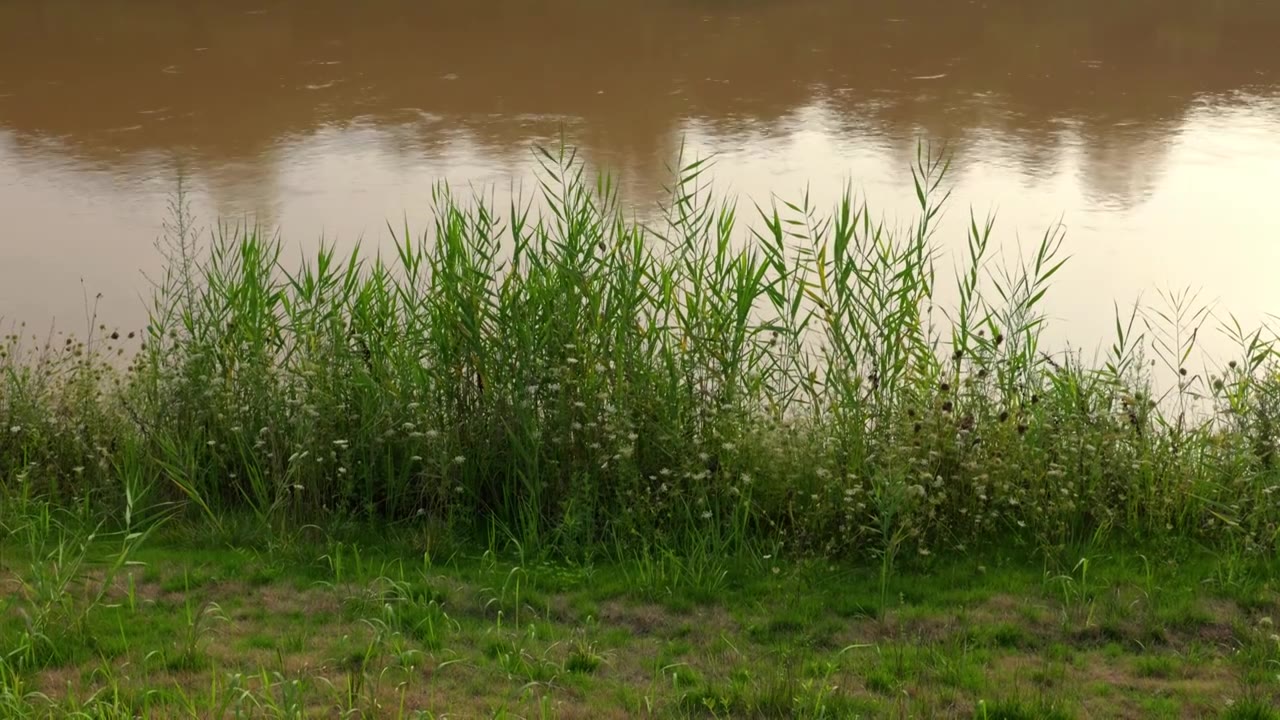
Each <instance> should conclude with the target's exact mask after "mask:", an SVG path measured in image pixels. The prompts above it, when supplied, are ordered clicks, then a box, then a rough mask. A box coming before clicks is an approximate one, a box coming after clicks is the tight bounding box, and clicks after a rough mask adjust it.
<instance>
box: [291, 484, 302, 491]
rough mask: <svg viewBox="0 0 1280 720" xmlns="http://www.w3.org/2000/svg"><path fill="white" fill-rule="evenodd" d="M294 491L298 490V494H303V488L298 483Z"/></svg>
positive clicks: (294, 486)
mask: <svg viewBox="0 0 1280 720" xmlns="http://www.w3.org/2000/svg"><path fill="white" fill-rule="evenodd" d="M293 489H294V490H297V491H298V492H302V486H301V485H299V484H297V483H294V485H293Z"/></svg>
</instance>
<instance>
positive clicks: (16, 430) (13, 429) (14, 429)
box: [9, 425, 22, 435]
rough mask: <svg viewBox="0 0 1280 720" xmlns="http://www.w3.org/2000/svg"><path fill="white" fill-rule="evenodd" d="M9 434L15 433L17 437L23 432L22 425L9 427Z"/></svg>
mask: <svg viewBox="0 0 1280 720" xmlns="http://www.w3.org/2000/svg"><path fill="white" fill-rule="evenodd" d="M9 432H11V433H13V434H14V435H17V434H18V433H20V432H22V426H21V425H11V426H10V427H9Z"/></svg>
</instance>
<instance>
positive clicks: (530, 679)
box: [0, 514, 1280, 718]
mask: <svg viewBox="0 0 1280 720" xmlns="http://www.w3.org/2000/svg"><path fill="white" fill-rule="evenodd" d="M55 515H57V514H55ZM62 519H63V520H66V521H68V522H67V524H65V525H63V526H62V528H61V529H60V530H57V531H55V532H52V533H48V534H44V535H40V533H39V531H38V529H36V528H34V527H33V526H27V527H25V528H12V527H11V528H9V529H10V530H11V531H12V534H11V536H10V541H11V542H10V543H9V544H6V545H5V546H4V547H3V550H2V552H3V555H2V556H0V557H2V562H0V579H2V580H3V582H4V584H5V587H6V594H7V595H8V597H9V598H10V599H11V601H12V600H16V605H15V606H13V607H10V608H9V612H8V613H6V614H5V616H3V618H0V638H3V640H4V646H5V647H6V648H12V649H13V650H12V654H10V655H9V657H8V659H7V662H8V663H10V665H8V666H6V669H5V673H4V675H3V679H4V682H3V683H0V711H2V712H3V713H4V715H5V717H12V718H28V717H30V718H34V717H95V718H101V717H139V716H140V717H219V718H221V717H275V718H284V717H304V716H308V717H312V716H314V717H335V716H342V717H367V718H383V717H386V718H425V717H546V718H575V717H581V718H587V717H591V718H599V717H619V718H622V717H804V718H856V717H862V718H878V717H893V718H906V717H938V718H944V717H952V718H1158V717H1167V718H1183V717H1215V718H1274V717H1277V714H1276V712H1275V711H1274V710H1272V709H1270V708H1272V707H1274V704H1275V703H1276V702H1277V701H1278V700H1280V684H1278V683H1277V682H1276V679H1275V677H1276V666H1277V663H1280V641H1278V640H1277V637H1276V634H1275V633H1276V630H1275V627H1274V619H1275V618H1277V617H1278V615H1277V613H1278V612H1280V604H1278V603H1280V595H1277V593H1276V590H1277V588H1276V586H1275V581H1274V578H1275V577H1276V576H1277V570H1278V569H1280V568H1277V566H1276V564H1275V561H1273V560H1271V561H1261V560H1253V561H1245V560H1241V559H1240V558H1233V557H1222V556H1217V555H1214V554H1210V553H1205V552H1204V551H1202V550H1196V549H1192V548H1190V547H1188V546H1182V547H1159V548H1154V547H1153V548H1147V549H1144V551H1141V552H1140V551H1139V550H1137V549H1129V550H1122V549H1113V550H1110V551H1104V550H1102V549H1100V548H1081V549H1072V550H1070V551H1066V552H1064V553H1063V554H1061V555H1059V556H1057V557H1053V558H1044V557H1035V556H1030V555H1027V554H1025V553H1019V552H999V551H992V552H986V553H975V554H972V555H970V556H968V557H948V558H945V559H934V560H933V561H930V562H913V563H911V566H910V567H909V568H907V569H904V570H903V571H902V572H900V573H897V574H895V575H894V576H893V577H892V578H890V579H889V582H888V587H887V592H885V593H883V594H882V593H881V591H880V576H879V573H878V572H877V571H876V569H874V568H870V569H868V568H857V567H851V566H847V565H845V564H834V565H833V564H832V563H831V561H826V560H816V559H799V558H794V557H769V556H765V555H754V556H752V555H743V556H736V557H711V558H702V559H687V558H686V559H680V558H675V557H672V556H664V555H660V554H652V555H650V554H643V553H639V554H637V556H636V557H635V558H633V559H631V560H629V561H627V562H613V561H609V560H601V561H599V562H594V561H580V562H573V561H565V560H563V559H555V558H537V557H525V558H520V557H518V556H512V555H510V554H507V553H502V552H500V551H497V550H495V549H492V548H491V549H489V550H484V548H483V546H482V545H479V544H477V545H472V546H469V547H467V546H461V547H447V546H432V542H433V541H432V539H431V538H430V537H429V536H428V535H424V534H422V533H421V532H420V531H419V530H416V529H413V530H411V529H403V530H399V531H393V532H387V531H386V530H385V529H383V530H381V531H377V532H370V531H361V530H359V529H358V528H346V529H345V531H339V532H337V533H334V534H326V533H324V532H321V531H319V530H318V529H315V528H312V529H308V530H302V531H299V532H298V533H296V534H290V535H288V536H274V537H272V538H259V540H261V542H253V543H252V544H248V545H234V546H228V545H226V544H223V542H220V540H222V538H217V537H215V536H211V535H210V533H209V528H208V527H207V526H205V525H203V524H195V525H189V526H182V525H172V526H169V527H167V528H164V529H162V530H160V531H158V532H157V533H155V534H153V535H152V536H151V537H149V538H148V539H147V541H146V543H145V544H143V545H141V546H139V547H137V548H136V549H134V550H133V551H132V552H131V553H130V554H129V555H128V562H127V564H124V565H117V563H116V562H115V561H118V560H120V559H121V556H120V554H119V552H120V542H122V541H123V538H122V537H119V536H117V537H99V538H98V539H97V541H96V542H94V543H92V544H91V545H90V546H89V549H88V551H87V552H86V553H85V554H84V555H83V556H82V555H81V552H82V550H81V548H82V545H81V542H82V541H83V540H84V539H85V535H84V534H83V528H81V529H80V530H76V529H74V528H76V527H78V526H77V525H76V523H75V522H73V521H72V520H73V519H72V518H70V517H69V516H64V517H62ZM36 535H40V537H38V538H37V537H36ZM242 539H245V540H248V539H250V538H248V537H245V538H242ZM14 540H24V541H25V545H19V544H14V543H13V542H12V541H14ZM1077 550H1078V552H1077ZM82 559H83V560H85V561H86V564H85V565H83V566H79V567H80V569H79V570H76V569H74V568H76V567H77V566H78V563H79V562H80V561H81V560H82ZM69 568H71V569H70V570H69ZM62 583H66V589H67V590H68V592H69V594H68V595H65V596H64V595H60V594H57V589H58V588H59V587H61V585H62ZM51 593H53V594H51ZM882 602H883V603H884V604H883V605H881V603H882ZM15 611H16V612H15ZM25 622H34V623H36V626H37V627H40V628H42V632H41V635H40V637H39V638H38V639H34V640H33V639H32V638H30V637H28V636H26V635H25V630H24V623H25ZM28 642H34V645H30V646H29V647H30V653H31V654H30V655H28V654H27V652H25V651H24V650H23V648H24V647H28V646H26V645H24V643H28ZM28 658H38V659H39V661H38V662H37V663H35V664H32V665H29V666H26V667H25V669H23V670H16V669H15V665H19V666H20V665H21V664H22V663H23V662H24V661H25V660H26V659H28ZM77 713H79V714H77Z"/></svg>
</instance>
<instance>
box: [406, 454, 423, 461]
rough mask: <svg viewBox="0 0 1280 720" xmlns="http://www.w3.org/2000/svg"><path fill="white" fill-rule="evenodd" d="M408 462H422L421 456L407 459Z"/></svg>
mask: <svg viewBox="0 0 1280 720" xmlns="http://www.w3.org/2000/svg"><path fill="white" fill-rule="evenodd" d="M409 462H422V456H421V455H414V456H413V457H411V458H409Z"/></svg>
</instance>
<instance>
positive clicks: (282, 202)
mask: <svg viewBox="0 0 1280 720" xmlns="http://www.w3.org/2000/svg"><path fill="white" fill-rule="evenodd" d="M1277 37H1280V4H1277V3H1275V2H1270V1H1268V0H1217V1H1215V2H1205V1H1204V0H1130V1H1127V2H1122V3H1117V2H1110V1H1109V2H1103V1H1101V0H1077V1H1075V2H1071V3H1061V2H1025V1H1024V0H986V1H985V2H960V1H957V0H914V1H912V2H888V1H882V2H877V1H873V0H488V1H487V2H483V3H458V2H437V1H434V0H366V1H365V2H361V3H352V2H349V1H348V0H268V1H264V0H254V1H249V0H183V1H182V2H171V1H167V0H165V1H162V0H112V2H100V1H99V0H24V1H22V2H16V1H15V2H5V3H0V218H3V225H0V260H2V262H0V316H4V317H5V318H8V319H13V318H21V319H25V320H27V321H28V322H29V323H33V324H36V325H47V324H48V323H49V322H50V321H51V320H53V319H55V318H56V320H57V322H58V323H59V325H62V326H70V327H73V328H74V327H81V326H83V322H84V320H83V318H84V298H85V297H86V296H89V297H92V296H93V295H95V294H97V293H102V294H103V298H102V305H101V312H102V314H103V315H104V316H105V317H107V318H109V319H111V320H112V321H114V322H120V323H122V324H128V323H136V322H139V320H140V318H139V311H138V307H139V305H138V294H139V292H140V291H141V290H143V289H144V288H145V283H144V282H143V280H142V277H141V275H140V271H141V270H154V269H155V265H156V259H157V256H156V254H155V252H154V250H153V248H152V244H153V242H154V240H155V239H156V237H157V236H158V235H159V234H160V231H161V222H162V221H163V219H164V212H165V210H164V209H165V203H166V199H167V196H168V194H169V193H171V192H172V190H173V188H174V187H175V184H176V182H177V178H178V177H179V176H183V177H185V178H186V182H187V184H188V187H190V188H191V190H192V198H193V202H194V207H195V210H196V212H197V214H198V215H199V216H200V218H202V219H203V220H204V222H205V224H209V223H210V222H212V221H213V220H214V219H216V218H218V217H224V218H231V219H245V218H254V219H256V220H258V221H260V222H262V223H264V224H266V225H269V226H272V227H277V226H278V227H279V228H280V230H281V232H282V234H283V236H284V237H285V238H286V239H287V241H288V242H289V243H290V245H291V247H292V246H299V247H305V246H307V245H313V244H314V243H315V242H317V241H318V239H319V238H320V237H322V236H324V237H326V238H329V239H332V240H336V241H338V242H339V243H345V244H349V243H354V242H355V241H356V240H357V239H359V238H362V237H363V238H364V241H365V243H366V245H370V244H376V243H377V242H379V241H384V240H385V237H386V235H387V233H386V229H385V227H386V221H387V220H389V219H390V220H391V221H393V222H394V223H395V224H397V225H399V224H401V222H402V220H406V219H407V220H408V222H409V224H410V226H412V227H415V228H419V229H421V228H423V227H424V226H425V224H426V222H427V220H428V219H429V215H428V199H429V197H430V189H431V186H432V183H433V182H436V181H438V180H447V181H449V182H451V183H453V184H455V185H462V186H465V185H467V184H473V185H475V186H477V187H494V188H497V189H498V190H499V192H505V191H506V190H507V189H509V188H510V187H512V185H513V184H517V183H520V182H524V183H526V187H528V184H527V183H528V178H529V173H530V171H531V169H532V167H533V155H532V153H531V152H530V148H531V147H532V146H534V145H536V144H540V143H555V142H557V141H558V140H559V139H560V138H563V139H565V140H566V141H567V142H569V143H571V144H573V145H575V146H577V147H579V148H580V149H581V151H582V154H583V156H584V157H586V158H587V159H588V160H589V161H590V162H592V163H593V164H596V165H599V166H602V167H606V168H609V169H611V170H613V171H614V172H616V173H617V174H618V176H619V177H620V179H621V181H622V183H623V187H624V189H625V192H626V195H627V197H628V199H630V200H631V201H632V202H634V203H636V204H637V205H638V206H640V207H650V206H652V204H653V203H655V202H657V200H658V198H659V197H660V195H661V187H662V186H663V184H664V183H665V182H666V181H667V180H668V178H669V175H668V172H667V170H666V168H667V166H668V164H669V163H670V161H671V160H672V159H673V158H674V157H675V155H676V153H677V152H678V150H679V148H680V147H681V145H682V144H684V145H685V146H686V149H687V152H689V153H692V154H700V155H707V154H711V153H715V154H716V158H717V165H716V171H715V175H716V178H717V179H718V180H719V181H720V184H721V186H722V187H723V188H724V189H725V190H728V191H732V192H735V193H739V194H741V195H744V196H749V197H751V198H755V199H762V200H767V199H768V197H769V195H770V193H777V194H780V195H783V196H792V197H794V196H796V195H798V194H799V193H800V192H801V191H803V190H804V189H805V188H806V187H809V188H810V189H811V191H812V193H813V195H814V196H815V197H816V198H818V199H820V200H822V201H823V202H825V201H827V200H830V199H831V198H833V197H834V196H835V195H836V194H837V193H838V192H839V190H840V188H841V187H842V185H843V183H845V182H846V181H848V182H852V184H853V186H854V187H855V188H857V189H858V190H860V191H861V192H862V193H864V194H865V195H866V197H867V198H868V199H869V200H870V201H871V202H872V203H873V204H874V205H875V206H876V207H877V208H879V211H880V212H883V213H884V214H885V215H886V216H888V217H889V218H891V219H892V218H895V217H901V218H904V219H905V218H906V217H907V215H906V214H907V213H908V212H909V211H910V209H911V203H912V202H913V200H914V198H913V197H912V195H911V192H910V184H909V183H910V175H909V172H908V168H909V164H910V161H911V159H912V158H913V156H914V154H915V151H916V146H917V142H918V141H920V140H921V139H925V140H930V141H934V142H938V143H943V142H945V143H946V145H947V147H948V148H949V150H950V151H951V152H952V153H953V159H954V172H953V174H952V176H951V184H952V186H953V187H954V188H955V196H954V200H955V202H954V203H953V204H952V206H951V211H950V213H949V215H948V217H947V222H946V223H944V225H943V226H942V233H943V235H942V237H943V238H944V240H946V241H947V242H949V243H953V246H954V247H957V248H958V247H960V245H961V241H962V240H963V236H962V234H961V233H962V226H963V223H964V221H965V220H966V215H967V212H968V208H970V207H973V208H975V209H976V210H977V211H978V212H979V213H980V214H985V213H987V212H988V211H993V210H994V211H998V213H999V221H998V223H997V230H998V232H999V233H1000V236H1001V237H1002V238H1003V239H1004V241H1005V245H1006V249H1007V250H1008V251H1009V252H1010V253H1016V248H1017V247H1018V245H1017V243H1018V242H1019V240H1021V241H1022V242H1024V243H1030V242H1033V241H1035V240H1037V239H1038V238H1039V236H1040V234H1041V233H1042V232H1043V231H1044V229H1045V228H1046V227H1047V226H1049V225H1050V224H1052V223H1053V222H1055V221H1057V220H1059V219H1061V220H1062V221H1063V222H1064V223H1065V225H1066V228H1067V232H1068V240H1067V247H1068V249H1069V250H1070V252H1071V253H1072V255H1073V259H1072V261H1071V263H1070V264H1069V265H1068V267H1067V269H1066V270H1064V273H1063V276H1062V278H1061V280H1060V282H1059V283H1058V284H1057V285H1056V286H1055V288H1054V290H1053V294H1052V295H1051V296H1050V299H1051V305H1050V306H1049V309H1050V311H1051V314H1052V316H1053V324H1052V333H1053V335H1054V337H1055V338H1056V340H1057V341H1059V342H1068V341H1069V342H1072V343H1074V344H1076V345H1082V346H1085V347H1088V348H1092V347H1094V346H1095V345H1096V344H1097V343H1098V342H1099V341H1101V340H1104V339H1105V338H1106V336H1107V334H1108V333H1109V331H1110V328H1111V327H1112V323H1111V311H1112V302H1113V301H1119V302H1121V303H1122V304H1123V303H1130V302H1132V301H1133V300H1134V299H1135V298H1136V297H1138V296H1139V295H1140V294H1145V295H1146V296H1147V297H1148V298H1150V297H1153V294H1154V291H1156V290H1159V289H1167V288H1181V287H1186V286H1191V287H1194V288H1197V289H1199V290H1200V292H1201V297H1203V298H1204V299H1205V300H1207V301H1214V302H1216V303H1217V304H1218V306H1219V307H1220V308H1221V309H1222V311H1223V312H1224V313H1225V312H1226V311H1228V310H1230V311H1233V312H1236V313H1237V314H1239V315H1240V316H1241V317H1242V318H1243V319H1245V320H1246V321H1250V320H1256V319H1258V318H1261V317H1263V316H1264V315H1265V314H1266V313H1268V312H1278V311H1280V284H1278V283H1276V282H1275V281H1274V277H1275V274H1276V269H1277V268H1280V244H1277V242H1278V241H1280V219H1277V213H1276V212H1275V210H1274V205H1275V200H1274V197H1275V194H1276V192H1277V190H1278V189H1280V52H1277V51H1276V41H1275V39H1276V38H1277Z"/></svg>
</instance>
